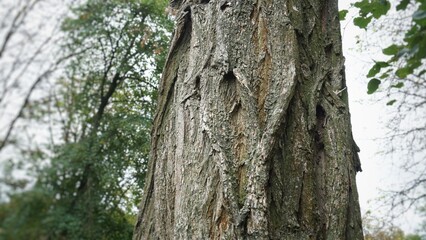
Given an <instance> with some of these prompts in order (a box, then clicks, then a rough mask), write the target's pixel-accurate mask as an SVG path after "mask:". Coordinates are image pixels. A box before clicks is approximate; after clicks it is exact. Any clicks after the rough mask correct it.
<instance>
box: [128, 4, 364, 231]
mask: <svg viewBox="0 0 426 240" xmlns="http://www.w3.org/2000/svg"><path fill="white" fill-rule="evenodd" d="M171 6H172V7H174V8H175V9H177V11H178V14H179V15H178V16H177V22H176V29H175V33H174V37H173V40H172V43H171V49H170V51H169V56H168V60H167V63H166V66H165V69H164V72H163V78H162V82H161V83H160V96H159V102H158V111H157V114H156V117H155V121H154V127H153V131H152V154H151V155H152V156H151V160H150V168H149V174H148V177H147V180H146V188H145V197H144V199H143V201H142V204H141V209H140V215H139V217H138V222H137V224H136V228H135V235H134V239H206V238H210V239H362V238H363V235H362V228H361V218H360V210H359V204H358V196H357V190H356V182H355V174H356V172H357V171H358V170H360V164H359V159H358V155H357V147H356V145H355V143H354V141H353V139H352V134H351V126H350V115H349V110H348V103H347V92H346V90H344V89H345V87H346V83H345V76H344V57H343V56H342V50H341V38H340V25H339V20H338V9H337V1H336V0H327V1H318V0H304V1H296V0H252V1H237V0H227V1H185V0H184V1H172V3H171ZM342 89H343V90H342ZM341 90H342V91H341Z"/></svg>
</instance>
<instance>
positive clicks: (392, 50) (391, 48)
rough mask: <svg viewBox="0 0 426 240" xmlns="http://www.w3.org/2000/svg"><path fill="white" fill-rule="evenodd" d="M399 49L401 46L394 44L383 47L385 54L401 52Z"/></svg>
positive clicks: (390, 54)
mask: <svg viewBox="0 0 426 240" xmlns="http://www.w3.org/2000/svg"><path fill="white" fill-rule="evenodd" d="M399 49H400V47H399V46H397V45H395V44H392V45H390V46H389V47H387V48H385V49H383V54H385V55H388V56H392V55H396V54H397V53H398V52H399Z"/></svg>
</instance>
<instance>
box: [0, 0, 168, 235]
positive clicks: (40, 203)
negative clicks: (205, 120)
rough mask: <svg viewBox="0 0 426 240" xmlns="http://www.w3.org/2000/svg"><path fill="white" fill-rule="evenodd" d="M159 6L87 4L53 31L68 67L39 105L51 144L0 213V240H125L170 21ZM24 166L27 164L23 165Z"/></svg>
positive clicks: (139, 181) (41, 151)
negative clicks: (29, 180)
mask: <svg viewBox="0 0 426 240" xmlns="http://www.w3.org/2000/svg"><path fill="white" fill-rule="evenodd" d="M165 4H166V2H165V1H124V0H123V1H121V0H115V1H107V2H105V1H100V0H89V1H87V2H85V3H83V4H81V5H79V6H77V7H75V8H73V9H72V13H73V16H72V17H70V18H67V19H66V20H65V21H64V22H63V23H62V30H63V31H64V32H65V36H66V38H65V40H64V42H63V43H61V44H62V47H63V49H64V55H68V54H74V53H78V54H75V56H74V57H72V58H70V60H69V61H68V63H67V67H66V68H65V70H64V73H63V74H62V77H60V78H59V79H57V81H56V84H55V85H54V86H52V89H51V92H52V94H49V95H47V96H46V98H45V100H46V101H44V104H43V105H39V106H38V107H37V108H31V109H30V111H31V112H32V113H31V114H29V115H31V116H39V117H38V118H40V119H42V118H43V117H45V116H46V115H49V118H50V119H52V121H51V122H53V123H52V124H53V125H54V127H56V129H60V130H57V131H56V132H54V135H55V136H54V137H56V138H59V141H57V142H59V143H58V144H56V145H55V146H53V148H51V149H49V148H46V149H38V154H34V152H33V154H31V157H32V158H37V160H36V161H33V162H35V164H43V166H44V167H35V168H34V169H35V170H34V171H35V172H34V175H35V176H36V183H35V185H34V187H33V188H31V190H29V191H24V192H21V193H19V192H18V193H15V194H12V195H10V201H9V202H8V203H5V204H2V205H0V215H1V217H0V219H1V220H0V227H1V232H0V234H1V235H0V236H3V237H5V238H6V239H28V238H30V239H40V238H47V239H130V238H131V234H132V230H133V223H134V219H133V218H134V215H135V213H136V211H135V210H136V206H137V204H138V202H139V201H140V198H141V197H140V196H141V189H142V186H143V180H144V174H145V171H146V162H147V158H148V154H149V147H150V142H149V138H150V136H149V134H150V127H151V121H152V118H153V110H154V109H155V99H156V94H157V93H156V89H157V87H156V86H157V81H158V79H159V76H160V73H161V69H162V65H163V62H164V59H165V53H166V50H167V46H166V45H167V44H168V38H169V30H170V28H171V23H170V21H169V20H168V19H167V18H166V17H165V14H164V8H165ZM33 160H34V159H33Z"/></svg>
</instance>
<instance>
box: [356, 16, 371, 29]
mask: <svg viewBox="0 0 426 240" xmlns="http://www.w3.org/2000/svg"><path fill="white" fill-rule="evenodd" d="M372 18H373V17H372V16H370V17H356V18H354V25H355V26H358V27H359V28H363V29H366V28H367V26H368V24H369V23H370V22H371V19H372Z"/></svg>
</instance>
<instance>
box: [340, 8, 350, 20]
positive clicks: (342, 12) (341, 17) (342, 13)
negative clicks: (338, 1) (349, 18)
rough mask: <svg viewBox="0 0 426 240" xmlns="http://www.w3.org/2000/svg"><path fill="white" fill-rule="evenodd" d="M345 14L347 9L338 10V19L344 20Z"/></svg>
mask: <svg viewBox="0 0 426 240" xmlns="http://www.w3.org/2000/svg"><path fill="white" fill-rule="evenodd" d="M347 14H348V10H346V9H343V10H341V11H339V20H340V21H343V20H345V18H346V15H347Z"/></svg>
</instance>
